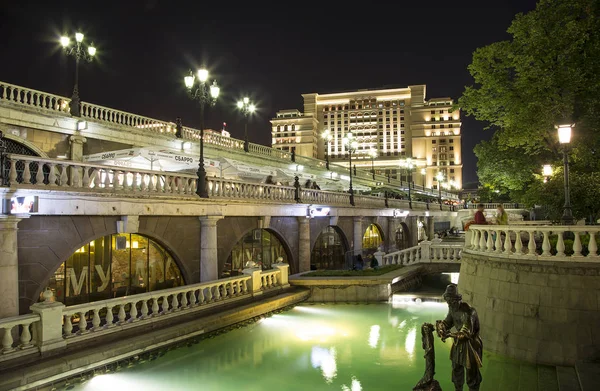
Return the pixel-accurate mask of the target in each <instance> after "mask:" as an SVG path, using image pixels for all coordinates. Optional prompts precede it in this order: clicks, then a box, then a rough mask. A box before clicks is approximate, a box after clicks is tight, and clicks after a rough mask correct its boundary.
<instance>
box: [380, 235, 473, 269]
mask: <svg viewBox="0 0 600 391" xmlns="http://www.w3.org/2000/svg"><path fill="white" fill-rule="evenodd" d="M463 248H464V243H444V242H442V241H440V240H439V239H434V240H433V241H423V242H421V243H419V244H418V245H416V246H413V247H409V248H406V249H403V250H400V251H394V252H391V253H388V254H385V255H384V256H383V265H404V266H409V265H414V264H417V263H434V262H444V263H453V262H458V261H460V259H461V258H462V250H463Z"/></svg>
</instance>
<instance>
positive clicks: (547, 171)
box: [542, 164, 553, 183]
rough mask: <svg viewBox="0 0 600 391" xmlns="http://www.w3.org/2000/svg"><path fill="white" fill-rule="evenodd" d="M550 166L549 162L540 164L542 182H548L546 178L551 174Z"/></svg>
mask: <svg viewBox="0 0 600 391" xmlns="http://www.w3.org/2000/svg"><path fill="white" fill-rule="evenodd" d="M552 171H553V170H552V166H551V165H550V164H544V165H543V166H542V175H543V176H544V183H547V182H548V178H550V177H551V176H552Z"/></svg>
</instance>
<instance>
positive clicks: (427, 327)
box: [413, 323, 442, 391]
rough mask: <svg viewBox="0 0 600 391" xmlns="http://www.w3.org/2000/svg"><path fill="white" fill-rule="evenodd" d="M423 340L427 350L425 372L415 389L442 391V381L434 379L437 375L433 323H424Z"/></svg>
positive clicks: (419, 390) (418, 390)
mask: <svg viewBox="0 0 600 391" xmlns="http://www.w3.org/2000/svg"><path fill="white" fill-rule="evenodd" d="M421 340H422V342H423V350H425V356H424V357H425V373H424V374H423V377H422V378H421V380H419V382H418V383H417V385H416V386H415V387H414V388H413V391H442V387H440V383H438V381H437V380H434V378H433V376H434V375H435V348H434V347H433V325H432V324H431V323H423V326H421Z"/></svg>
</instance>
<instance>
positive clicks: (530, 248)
mask: <svg viewBox="0 0 600 391" xmlns="http://www.w3.org/2000/svg"><path fill="white" fill-rule="evenodd" d="M528 232H529V243H528V244H527V255H529V256H531V257H534V256H536V255H537V253H536V249H537V246H536V244H535V235H534V231H528Z"/></svg>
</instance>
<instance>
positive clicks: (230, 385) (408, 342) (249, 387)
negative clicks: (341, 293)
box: [75, 303, 537, 391]
mask: <svg viewBox="0 0 600 391" xmlns="http://www.w3.org/2000/svg"><path fill="white" fill-rule="evenodd" d="M446 311H447V307H446V306H445V305H443V304H438V303H423V304H420V305H416V304H399V305H398V304H394V305H392V304H371V305H341V304H337V305H301V306H297V307H295V308H294V309H292V310H290V311H287V312H284V313H281V314H277V315H273V316H271V317H269V318H266V319H263V320H262V321H260V322H258V323H255V324H252V325H250V326H248V327H244V328H240V329H236V330H233V331H231V332H228V333H226V334H222V335H219V336H216V337H214V338H210V339H206V340H202V341H200V342H199V343H198V344H193V345H190V346H189V347H182V348H179V349H174V350H171V351H168V352H167V353H166V354H165V355H164V356H162V357H160V358H158V359H156V360H154V361H148V362H145V363H143V364H139V365H137V366H136V367H134V368H131V369H125V370H123V371H122V372H119V373H114V374H104V375H99V376H96V377H94V378H93V379H91V380H90V381H88V382H87V383H85V384H84V385H79V386H77V387H76V388H75V389H76V390H86V391H96V390H111V391H117V390H144V391H154V390H156V391H158V390H160V391H164V390H243V391H254V390H256V391H258V390H286V391H288V390H289V391H294V390H302V391H307V390H308V391H314V390H342V391H344V390H349V391H359V390H365V391H367V390H400V391H409V390H412V387H414V385H415V384H416V383H417V381H418V380H419V379H420V378H421V376H422V375H423V371H424V367H425V363H424V359H423V350H422V347H421V330H420V327H421V324H422V323H423V322H430V323H435V320H436V319H442V318H443V317H444V315H445V313H446ZM450 346H451V343H450V341H447V342H446V343H442V342H441V341H440V340H439V339H437V338H436V342H435V352H436V379H437V380H439V382H440V384H441V386H442V388H443V389H444V390H454V387H453V385H452V383H451V382H450V368H451V363H450V360H449V352H450ZM527 370H529V372H527ZM527 373H529V374H530V375H527ZM482 374H483V379H484V383H483V384H482V388H481V389H482V390H511V389H512V390H515V391H517V390H519V389H520V388H519V387H521V385H522V384H528V385H529V384H530V387H528V389H529V390H535V389H536V385H537V382H536V383H535V384H533V383H531V382H529V383H528V382H527V376H530V377H531V379H529V380H531V381H533V379H534V378H535V379H537V369H536V368H535V367H534V366H523V365H519V364H515V363H509V362H503V361H499V360H497V359H494V358H491V359H490V356H489V355H487V354H486V355H485V356H484V368H483V371H482ZM523 374H525V378H524V377H523V376H524V375H523ZM486 382H487V383H489V384H486ZM465 388H466V386H465Z"/></svg>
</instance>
